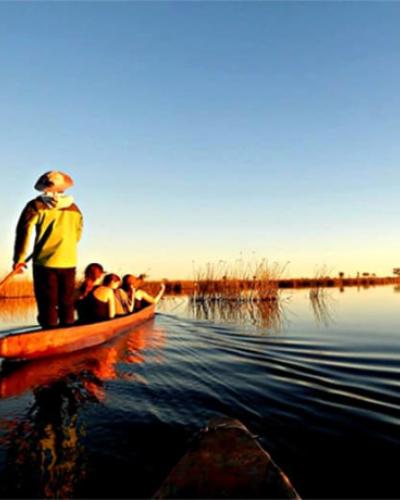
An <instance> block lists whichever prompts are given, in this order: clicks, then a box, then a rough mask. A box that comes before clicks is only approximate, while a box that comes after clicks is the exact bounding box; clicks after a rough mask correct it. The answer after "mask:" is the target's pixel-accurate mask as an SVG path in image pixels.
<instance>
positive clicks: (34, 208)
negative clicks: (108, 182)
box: [14, 195, 83, 268]
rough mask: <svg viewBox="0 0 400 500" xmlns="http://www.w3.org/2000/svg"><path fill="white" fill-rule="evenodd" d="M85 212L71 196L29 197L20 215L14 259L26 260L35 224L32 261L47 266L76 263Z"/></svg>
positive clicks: (74, 264) (63, 265) (66, 266)
mask: <svg viewBox="0 0 400 500" xmlns="http://www.w3.org/2000/svg"><path fill="white" fill-rule="evenodd" d="M82 225H83V218H82V214H81V212H80V210H79V208H78V207H77V205H75V203H74V201H73V198H72V197H71V196H65V195H60V196H59V198H58V199H55V200H50V202H49V201H48V198H47V197H46V196H39V197H38V198H35V199H34V200H32V201H30V202H29V203H28V204H27V205H26V207H25V208H24V210H23V211H22V214H21V216H20V218H19V221H18V225H17V231H16V237H15V247H14V263H18V262H24V261H25V259H26V257H27V253H28V246H29V241H30V237H31V234H32V232H33V229H34V228H35V233H36V234H35V244H34V249H33V263H34V264H36V265H40V266H45V267H61V268H71V267H76V264H77V244H78V241H79V240H80V237H81V233H82Z"/></svg>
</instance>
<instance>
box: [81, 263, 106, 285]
mask: <svg viewBox="0 0 400 500" xmlns="http://www.w3.org/2000/svg"><path fill="white" fill-rule="evenodd" d="M103 274H104V269H103V266H102V265H101V264H98V263H97V262H93V263H92V264H89V265H88V266H86V269H85V278H87V279H91V280H93V281H97V280H98V279H100V278H101V277H102V276H103Z"/></svg>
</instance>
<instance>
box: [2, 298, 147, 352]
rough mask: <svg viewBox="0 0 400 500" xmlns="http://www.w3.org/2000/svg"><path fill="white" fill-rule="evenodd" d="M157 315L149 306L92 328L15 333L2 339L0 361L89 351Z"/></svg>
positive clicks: (81, 326)
mask: <svg viewBox="0 0 400 500" xmlns="http://www.w3.org/2000/svg"><path fill="white" fill-rule="evenodd" d="M154 314H155V305H150V306H148V307H146V308H144V309H142V310H141V311H139V312H136V313H132V314H128V315H126V316H121V317H119V318H115V319H111V320H108V321H101V322H98V323H91V324H89V325H76V326H70V327H68V328H54V329H50V330H40V329H38V330H31V331H27V332H23V333H12V334H9V335H6V336H5V337H2V338H0V357H2V358H6V359H36V358H43V357H47V356H54V355H58V354H65V353H68V352H73V351H78V350H80V349H86V348H87V347H92V346H96V345H100V344H103V343H104V342H107V341H108V340H110V339H112V338H113V337H115V336H116V335H119V334H121V333H124V332H128V331H131V330H132V329H133V328H136V327H137V326H139V325H141V324H143V323H144V322H146V321H148V320H149V319H151V318H153V317H154Z"/></svg>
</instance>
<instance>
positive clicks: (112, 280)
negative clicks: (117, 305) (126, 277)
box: [103, 274, 121, 290]
mask: <svg viewBox="0 0 400 500" xmlns="http://www.w3.org/2000/svg"><path fill="white" fill-rule="evenodd" d="M120 284H121V278H120V277H119V276H118V275H117V274H106V275H105V276H104V279H103V286H108V287H110V288H112V289H113V290H116V289H117V288H118V287H119V286H120Z"/></svg>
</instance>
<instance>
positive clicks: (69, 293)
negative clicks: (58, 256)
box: [33, 266, 75, 328]
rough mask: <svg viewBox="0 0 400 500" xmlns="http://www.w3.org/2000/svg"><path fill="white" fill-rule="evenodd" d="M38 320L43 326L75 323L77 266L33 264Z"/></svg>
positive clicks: (49, 326) (50, 326)
mask: <svg viewBox="0 0 400 500" xmlns="http://www.w3.org/2000/svg"><path fill="white" fill-rule="evenodd" d="M33 284H34V289H35V297H36V302H37V307H38V312H39V314H38V321H39V324H40V325H41V326H42V327H43V328H52V327H55V326H57V325H58V324H60V325H61V326H68V325H71V324H73V323H74V320H75V318H74V291H75V268H74V267H72V268H68V269H64V268H58V267H44V266H33Z"/></svg>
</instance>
